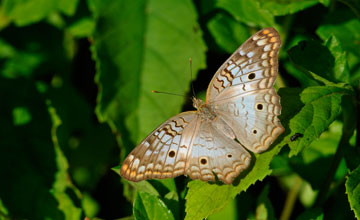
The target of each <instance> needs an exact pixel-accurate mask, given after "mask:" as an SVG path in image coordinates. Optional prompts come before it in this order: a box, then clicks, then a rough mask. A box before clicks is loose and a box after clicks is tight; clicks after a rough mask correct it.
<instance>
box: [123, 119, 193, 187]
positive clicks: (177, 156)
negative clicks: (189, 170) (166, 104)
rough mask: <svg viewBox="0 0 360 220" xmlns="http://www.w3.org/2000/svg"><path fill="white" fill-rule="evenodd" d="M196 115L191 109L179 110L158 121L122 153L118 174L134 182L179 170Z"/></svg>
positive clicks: (182, 168) (183, 160)
mask: <svg viewBox="0 0 360 220" xmlns="http://www.w3.org/2000/svg"><path fill="white" fill-rule="evenodd" d="M196 119H197V116H196V114H195V112H183V113H181V114H179V115H177V116H175V117H172V118H170V119H169V120H167V121H166V122H164V123H163V124H162V125H160V126H159V127H158V128H157V129H155V130H154V131H153V132H152V133H151V134H150V135H149V136H147V137H146V138H145V140H143V141H142V142H141V143H140V144H139V145H138V146H136V147H135V149H134V150H133V151H132V152H131V153H130V154H129V155H128V156H127V157H126V159H125V160H124V162H123V164H122V167H121V170H120V174H121V176H122V177H124V178H125V179H127V180H131V181H135V182H137V181H140V180H144V179H153V178H157V179H163V178H171V177H176V176H179V175H181V174H183V173H184V168H185V163H186V157H187V154H188V149H189V147H190V141H191V138H192V136H193V132H192V130H193V126H194V125H195V123H196Z"/></svg>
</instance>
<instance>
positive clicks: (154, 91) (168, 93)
mask: <svg viewBox="0 0 360 220" xmlns="http://www.w3.org/2000/svg"><path fill="white" fill-rule="evenodd" d="M151 92H153V93H159V94H166V95H176V96H182V97H186V95H181V94H176V93H171V92H162V91H157V90H153V91H151Z"/></svg>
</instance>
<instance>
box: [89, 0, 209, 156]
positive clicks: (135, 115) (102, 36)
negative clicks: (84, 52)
mask: <svg viewBox="0 0 360 220" xmlns="http://www.w3.org/2000/svg"><path fill="white" fill-rule="evenodd" d="M97 14H98V17H97V19H96V28H95V34H94V47H93V52H94V58H95V60H96V62H97V67H98V69H97V76H96V81H97V83H98V86H99V88H100V91H101V92H100V93H99V96H98V104H97V108H96V112H97V115H98V117H99V119H100V120H101V121H107V122H108V123H109V124H110V125H111V126H112V128H113V129H114V130H117V131H120V132H121V133H122V135H121V136H122V141H123V143H125V145H126V150H127V152H128V151H129V150H130V149H132V146H133V144H131V142H135V143H138V142H139V141H140V140H141V139H143V138H144V137H146V135H148V134H149V133H150V132H151V131H152V130H153V129H154V128H156V126H158V125H159V124H160V123H161V122H163V121H164V120H166V119H168V118H169V117H171V116H173V115H175V114H176V113H178V112H179V111H180V110H181V107H182V104H183V101H184V100H183V99H182V98H179V97H169V96H167V95H159V94H153V93H151V91H152V90H161V91H171V92H174V93H179V94H185V93H186V92H187V91H188V90H189V82H190V74H188V73H189V66H188V59H189V57H191V58H192V60H193V72H195V73H196V72H197V71H198V70H199V69H200V68H203V67H204V66H205V49H206V48H205V45H204V42H203V41H202V38H201V31H200V30H199V29H198V25H197V23H196V19H197V15H196V11H195V8H194V6H193V3H192V2H190V1H175V2H174V1H171V2H170V1H164V2H158V1H146V2H145V1H130V0H128V1H101V2H100V3H99V6H98V11H97ZM179 17H181V19H179ZM145 21H146V22H145ZM110 24H111V25H110ZM129 138H130V139H129ZM123 153H126V151H123Z"/></svg>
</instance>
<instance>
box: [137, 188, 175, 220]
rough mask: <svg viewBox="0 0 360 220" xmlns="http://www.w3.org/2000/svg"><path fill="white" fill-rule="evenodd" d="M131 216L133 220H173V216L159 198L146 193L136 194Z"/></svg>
mask: <svg viewBox="0 0 360 220" xmlns="http://www.w3.org/2000/svg"><path fill="white" fill-rule="evenodd" d="M133 214H134V217H135V219H139V220H157V219H164V220H173V219H174V216H173V214H172V213H171V212H170V210H169V209H168V208H167V207H166V205H165V203H164V202H163V201H162V200H161V199H160V198H159V197H157V196H155V195H153V194H149V193H146V192H138V194H137V196H136V199H135V202H134V207H133Z"/></svg>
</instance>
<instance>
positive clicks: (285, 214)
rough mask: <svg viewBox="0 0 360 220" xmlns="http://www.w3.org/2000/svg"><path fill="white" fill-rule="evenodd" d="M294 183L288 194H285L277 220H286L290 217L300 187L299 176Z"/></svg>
mask: <svg viewBox="0 0 360 220" xmlns="http://www.w3.org/2000/svg"><path fill="white" fill-rule="evenodd" d="M294 181H295V183H294V185H293V187H291V189H290V191H289V193H288V194H287V197H286V200H285V204H284V208H283V210H282V212H281V216H280V219H279V220H288V219H289V218H290V216H291V213H292V210H293V209H294V205H295V202H296V199H297V196H298V194H299V191H300V188H301V185H302V179H301V178H300V177H299V176H296V177H295V180H294Z"/></svg>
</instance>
